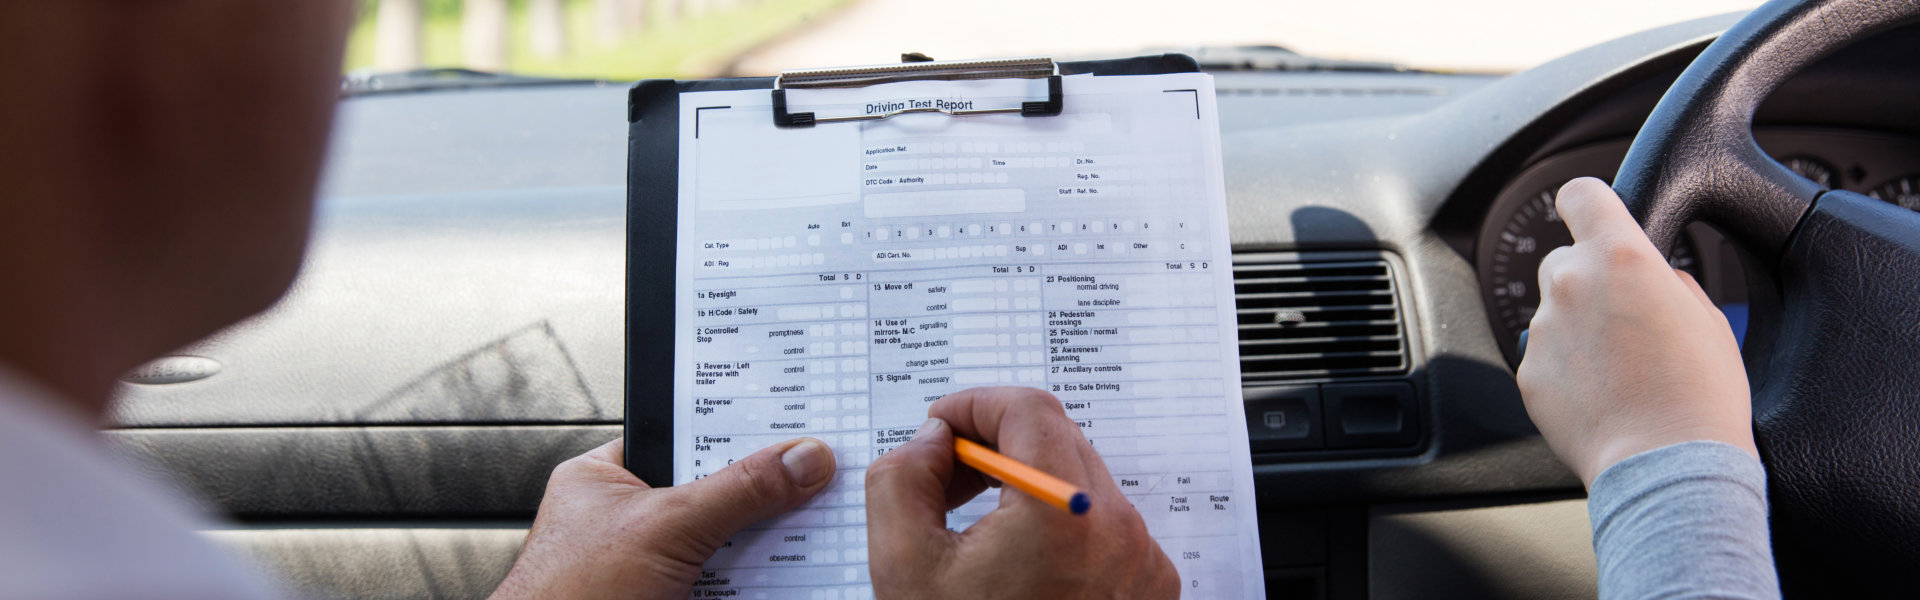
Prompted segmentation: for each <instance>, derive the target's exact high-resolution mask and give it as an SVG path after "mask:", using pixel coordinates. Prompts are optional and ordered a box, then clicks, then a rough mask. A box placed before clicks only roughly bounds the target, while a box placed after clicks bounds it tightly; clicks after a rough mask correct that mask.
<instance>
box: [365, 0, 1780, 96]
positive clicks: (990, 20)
mask: <svg viewBox="0 0 1920 600" xmlns="http://www.w3.org/2000/svg"><path fill="white" fill-rule="evenodd" d="M1758 4H1759V2H1758V1H1757V0H1687V1H1684V2H1676V1H1674V0H1567V1H1541V0H1453V1H1444V2H1436V1H1434V0H1336V1H1315V2H1306V1H1295V0H1183V1H1179V2H1173V1H1168V0H1066V1H1046V0H970V1H969V2H965V3H956V2H928V1H925V0H363V10H362V11H361V16H360V22H359V24H358V25H357V26H356V28H355V29H354V32H353V37H352V40H351V42H350V44H349V49H348V55H347V70H348V71H349V72H358V73H380V72H393V71H407V70H412V69H418V68H423V67H457V68H466V69H473V70H479V71H490V72H510V73H516V74H522V75H541V76H555V77H588V78H597V79H614V80H624V79H641V78H649V77H676V78H693V77H718V76H740V75H771V74H775V73H778V72H779V71H780V70H782V69H789V68H801V67H819V66H841V65H855V64H873V63H883V62H894V61H897V60H899V56H900V54H901V53H903V52H919V53H923V54H925V55H927V56H931V57H933V58H936V59H964V58H985V57H999V56H1027V55H1044V56H1052V57H1056V58H1094V57H1113V56H1124V55H1132V54H1138V53H1142V52H1147V51H1165V50H1187V49H1194V48H1202V47H1222V46H1238V45H1273V46H1281V47H1285V48H1287V49H1289V50H1292V51H1295V52H1298V53H1300V54H1304V55H1309V56H1313V57H1319V58H1330V59H1344V60H1358V61H1373V62H1382V63H1391V64H1395V65H1400V66H1403V67H1407V68H1414V69H1426V70H1439V71H1471V72H1491V73H1501V72H1511V71H1515V70H1519V69H1525V68H1527V67H1531V66H1533V65H1537V64H1540V63H1542V62H1546V61H1548V60H1551V59H1553V58H1555V57H1558V56H1561V55H1564V54H1567V53H1570V52H1573V51H1575V50H1579V49H1581V48H1584V47H1586V46H1590V45H1593V44H1596V43H1600V42H1603V41H1606V40H1609V39H1613V38H1616V37H1620V36H1623V35H1626V34H1630V33H1633V32H1636V31H1641V30H1645V29H1650V28H1653V27H1657V26H1660V25H1666V24H1670V23H1675V22H1679V21H1684V20H1688V19H1693V18H1698V17H1704V16H1710V15H1716V14H1722V13H1727V12H1734V11H1745V10H1750V9H1752V8H1753V7H1754V6H1756V5H1758Z"/></svg>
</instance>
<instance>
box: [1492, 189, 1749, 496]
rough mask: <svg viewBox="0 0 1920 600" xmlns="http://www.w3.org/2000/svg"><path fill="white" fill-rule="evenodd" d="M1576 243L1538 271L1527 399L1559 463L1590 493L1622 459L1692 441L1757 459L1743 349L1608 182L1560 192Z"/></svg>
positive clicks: (1523, 375)
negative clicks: (1721, 445) (1597, 479)
mask: <svg viewBox="0 0 1920 600" xmlns="http://www.w3.org/2000/svg"><path fill="white" fill-rule="evenodd" d="M1558 198H1559V200H1558V203H1557V206H1558V208H1559V213H1560V217H1561V218H1562V219H1563V220H1565V221H1566V223H1567V227H1568V228H1569V229H1571V230H1572V231H1573V239H1574V244H1573V245H1572V246H1566V247H1562V248H1557V249H1555V250H1554V251H1553V252H1551V253H1549V254H1547V256H1546V258H1544V259H1542V260H1541V261H1540V312H1538V313H1537V314H1535V315H1534V317H1533V324H1532V326H1531V329H1530V331H1531V333H1529V334H1528V337H1529V339H1528V343H1527V353H1526V356H1525V357H1524V358H1523V359H1522V362H1521V363H1520V372H1519V380H1520V395H1521V397H1523V398H1525V401H1526V405H1527V414H1528V415H1529V416H1531V417H1533V422H1534V424H1535V425H1537V426H1539V427H1540V433H1541V435H1543V436H1545V437H1546V439H1547V445H1548V446H1551V447H1552V448H1553V451H1554V453H1555V454H1558V455H1559V456H1560V460H1561V461H1563V462H1565V463H1567V466H1568V467H1571V468H1572V469H1573V471H1574V472H1575V473H1577V474H1579V475H1580V479H1581V481H1584V482H1586V484H1587V485H1589V486H1591V485H1592V484H1593V478H1594V477H1597V476H1599V475H1600V472H1601V471H1604V470H1606V468H1607V467H1609V466H1612V465H1613V464H1614V463H1616V462H1619V461H1620V460H1622V459H1625V458H1627V457H1630V456H1633V455H1635V454H1639V453H1641V452H1644V451H1647V450H1653V449H1655V448H1660V447H1662V446H1667V445H1671V444H1676V443H1680V442H1687V441H1694V440H1712V441H1718V442H1725V443H1727V444H1731V445H1733V446H1734V447H1737V448H1742V449H1745V450H1746V451H1748V452H1753V453H1755V455H1756V456H1757V455H1758V452H1757V451H1755V449H1754V444H1753V428H1752V423H1751V421H1752V407H1751V406H1750V404H1749V402H1750V400H1749V394H1748V392H1747V378H1746V372H1745V370H1744V367H1743V366H1742V365H1741V363H1740V349H1739V346H1738V345H1737V343H1736V342H1735V341H1734V337H1733V330H1732V329H1731V328H1730V327H1729V326H1728V324H1727V320H1726V317H1725V315H1723V314H1722V313H1721V312H1720V310H1719V309H1718V308H1715V307H1714V305H1713V302H1712V301H1711V300H1708V299H1707V295H1706V292H1704V291H1702V290H1701V289H1700V284H1698V283H1696V282H1694V280H1693V278H1692V277H1691V276H1688V275H1687V274H1686V273H1685V272H1682V271H1679V270H1677V269H1673V268H1671V267H1669V266H1668V265H1667V262H1666V260H1665V259H1664V258H1662V257H1661V256H1660V252H1659V251H1657V250H1655V249H1654V247H1653V243H1652V242H1650V241H1648V240H1647V235H1646V233H1645V232H1643V231H1641V229H1640V226H1639V225H1638V224H1636V223H1634V221H1633V217H1632V216H1631V215H1629V214H1628V213H1627V208H1626V205H1624V204H1622V203H1621V201H1620V197H1619V196H1617V195H1615V194H1614V193H1613V190H1612V189H1609V188H1608V187H1607V185H1606V184H1605V183H1602V182H1600V180H1598V179H1593V178H1581V179H1575V180H1573V181H1571V182H1568V183H1567V184H1566V185H1565V186H1563V187H1561V188H1560V194H1559V196H1558Z"/></svg>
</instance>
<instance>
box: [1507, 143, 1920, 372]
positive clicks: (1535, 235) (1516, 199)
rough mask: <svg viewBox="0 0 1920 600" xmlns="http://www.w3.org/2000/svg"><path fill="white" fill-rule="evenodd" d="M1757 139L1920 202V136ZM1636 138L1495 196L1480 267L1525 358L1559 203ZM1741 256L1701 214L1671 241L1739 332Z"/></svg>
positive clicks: (1522, 179) (1817, 177)
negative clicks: (1561, 194) (1523, 335)
mask: <svg viewBox="0 0 1920 600" xmlns="http://www.w3.org/2000/svg"><path fill="white" fill-rule="evenodd" d="M1754 138H1755V140H1756V141H1758V142H1759V143H1760V147H1761V148H1762V149H1765V150H1766V151H1767V152H1768V154H1770V155H1772V156H1773V157H1774V158H1775V159H1776V160H1779V161H1780V162H1781V164H1784V165H1786V166H1787V167H1788V168H1790V169H1792V170H1793V171H1794V172H1795V173H1798V174H1800V175H1801V176H1802V177H1806V178H1807V179H1809V180H1812V181H1813V182H1815V183H1818V184H1820V186H1821V187H1823V188H1827V189H1844V190H1849V191H1854V192H1859V193H1862V194H1866V195H1868V196H1870V197H1872V198H1875V199H1878V200H1881V201H1883V202H1888V203H1891V204H1896V205H1899V206H1902V207H1905V208H1908V209H1911V210H1920V139H1915V138H1912V137H1907V136H1902V135H1891V134H1887V133H1882V132H1876V131H1866V130H1850V129H1824V128H1812V127H1761V128H1756V129H1755V131H1754ZM1632 143H1633V140H1632V139H1630V138H1620V139H1611V140H1605V141H1600V142H1594V143H1590V144H1587V145H1584V146H1580V147H1577V148H1572V149H1568V150H1564V151H1561V152H1558V153H1556V154H1553V155H1551V156H1548V157H1546V158H1543V159H1541V160H1540V161H1538V162H1536V163H1534V164H1533V165H1532V166H1529V167H1527V168H1526V170H1523V171H1521V172H1520V173H1519V174H1518V175H1515V176H1514V177H1513V179H1512V180H1511V181H1509V182H1508V183H1507V184H1506V185H1505V186H1504V187H1503V188H1502V189H1501V190H1500V192H1499V194H1498V195H1496V196H1494V199H1493V202H1492V204H1491V206H1490V207H1489V208H1488V209H1487V212H1486V220H1485V221H1484V222H1483V224H1482V225H1481V227H1480V233H1479V238H1478V241H1477V242H1476V243H1475V250H1474V266H1475V268H1476V270H1477V271H1478V272H1479V276H1480V286H1481V293H1482V295H1483V296H1484V297H1485V300H1486V306H1487V320H1488V321H1489V322H1491V323H1492V325H1493V327H1494V333H1495V336H1496V338H1495V339H1496V340H1498V341H1499V343H1500V351H1501V352H1502V353H1503V354H1504V355H1505V356H1506V359H1507V362H1508V364H1517V363H1518V361H1519V357H1518V356H1517V355H1516V351H1515V347H1516V346H1517V342H1518V340H1519V338H1520V332H1521V331H1522V330H1525V329H1526V328H1527V323H1528V322H1529V321H1531V320H1532V319H1533V313H1534V310H1535V309H1537V308H1538V307H1539V306H1540V294H1539V290H1538V289H1537V285H1536V282H1537V281H1538V271H1539V268H1540V260H1541V259H1542V258H1544V257H1545V256H1546V254H1547V253H1548V252H1551V251H1552V250H1553V249H1554V248H1558V247H1560V246H1566V245H1570V244H1572V243H1573V236H1572V234H1570V233H1568V232H1567V227H1566V225H1565V224H1563V223H1561V222H1560V216H1559V214H1558V213H1556V212H1555V210H1554V204H1553V202H1554V194H1556V193H1557V192H1558V190H1559V189H1560V186H1561V185H1562V184H1565V183H1566V182H1568V181H1570V180H1573V179H1575V178H1579V177H1596V178H1599V179H1601V180H1608V181H1610V180H1611V179H1612V178H1613V175H1614V173H1615V172H1616V171H1618V170H1619V167H1620V162H1621V160H1622V159H1623V158H1624V157H1625V156H1626V153H1627V147H1628V146H1630V145H1631V144H1632ZM1741 260H1742V257H1741V256H1740V254H1739V252H1738V251H1737V250H1736V249H1735V248H1734V246H1733V245H1732V244H1731V243H1730V242H1728V241H1727V240H1726V238H1724V237H1722V236H1721V235H1720V233H1719V232H1717V231H1715V230H1714V229H1713V228H1712V227H1710V226H1707V225H1704V224H1699V223H1695V224H1693V225H1691V226H1689V227H1688V229H1687V232H1686V235H1684V236H1682V238H1681V239H1680V241H1679V243H1678V244H1677V245H1676V246H1675V247H1674V248H1673V249H1672V251H1671V252H1670V255H1669V256H1668V262H1669V263H1670V264H1672V265H1673V268H1675V269H1679V270H1682V271H1686V272H1687V274H1689V275H1692V276H1693V278H1694V279H1695V280H1696V281H1699V282H1700V285H1701V287H1702V288H1703V289H1705V290H1706V292H1707V297H1708V298H1711V299H1713V301H1714V304H1715V305H1718V306H1719V307H1720V309H1721V311H1723V312H1725V313H1726V315H1727V320H1728V322H1729V324H1731V326H1732V327H1733V330H1734V335H1735V337H1736V338H1740V339H1744V334H1745V332H1746V325H1747V318H1748V310H1749V306H1748V302H1747V281H1746V273H1745V269H1744V268H1743V266H1742V263H1741Z"/></svg>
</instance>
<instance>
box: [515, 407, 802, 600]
mask: <svg viewBox="0 0 1920 600" xmlns="http://www.w3.org/2000/svg"><path fill="white" fill-rule="evenodd" d="M624 455H625V440H624V439H620V440H614V441H612V442H608V443H607V444H606V445H604V446H601V447H599V448H595V449H593V451H591V452H588V453H586V454H582V455H580V456H577V457H574V458H573V459H570V460H568V461H567V462H564V463H560V466H558V467H555V468H554V469H553V477H552V478H551V479H548V480H547V493H546V496H545V497H544V498H541V500H540V514H539V516H537V517H535V518H534V520H533V530H532V531H531V532H529V533H528V534H527V542H526V545H524V546H522V547H521V550H520V559H519V560H518V561H517V562H515V563H514V565H513V571H511V572H509V573H508V574H507V579H506V581H504V582H501V584H500V589H498V590H495V591H494V593H493V597H494V598H576V599H577V598H686V597H687V591H688V589H689V588H691V587H692V586H693V582H694V580H695V579H696V578H697V577H699V575H700V565H701V564H703V563H705V562H706V561H707V559H708V558H709V557H712V556H713V553H714V551H715V550H718V549H720V545H721V544H723V543H725V542H726V541H727V538H730V537H732V536H733V534H734V533H735V532H737V531H739V530H740V529H741V528H744V527H746V526H747V525H749V524H752V523H753V522H755V521H759V520H762V519H767V518H771V517H774V516H777V515H779V514H781V513H784V512H787V511H789V510H792V509H793V508H794V507H795V506H799V505H800V504H801V503H802V502H806V501H807V499H808V498H812V497H813V495H814V494H816V493H818V492H819V491H820V490H821V489H823V488H825V487H827V482H829V481H832V480H833V472H834V461H833V452H832V451H831V450H828V449H827V445H826V444H824V443H821V442H820V441H819V440H815V439H812V438H803V439H798V440H790V441H786V442H782V443H779V444H775V445H773V446H772V447H768V448H765V449H762V450H760V451H759V452H755V453H753V454H752V455H751V456H748V457H746V458H744V459H741V460H740V461H739V462H736V463H734V464H732V465H729V466H727V468H724V469H721V470H720V471H719V472H716V473H714V474H713V475H709V476H707V477H704V478H701V479H700V480H698V481H695V482H693V483H689V484H686V485H682V486H677V487H671V488H665V489H653V488H650V487H647V484H646V483H644V482H642V481H640V479H639V478H638V477H634V476H633V473H631V472H629V471H627V468H626V466H625V465H623V464H622V461H623V458H622V457H623V456H624Z"/></svg>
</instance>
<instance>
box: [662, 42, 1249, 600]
mask: <svg viewBox="0 0 1920 600" xmlns="http://www.w3.org/2000/svg"><path fill="white" fill-rule="evenodd" d="M1065 91H1066V94H1067V96H1066V110H1065V112H1064V113H1063V114H1061V115H1059V116H1053V117H1021V116H1018V115H991V116H968V117H950V116H946V115H940V114H908V115H901V116H896V117H893V118H891V119H886V120H882V121H868V122H857V123H830V124H820V125H817V126H814V127H811V128H798V129H778V128H776V127H774V126H773V122H772V121H773V120H772V117H771V113H770V110H771V108H770V95H769V94H768V92H767V91H766V90H749V91H731V92H701V93H687V94H683V95H681V97H680V106H681V114H680V118H681V121H680V132H681V139H680V191H679V197H680V206H679V230H678V231H679V233H678V241H677V247H678V258H677V261H678V264H677V265H676V281H675V286H676V288H675V289H676V293H677V294H678V298H677V300H676V303H675V311H676V314H675V315H674V318H675V323H676V324H677V325H678V327H676V334H675V340H674V343H675V346H674V348H675V353H674V361H675V370H674V372H675V380H674V407H675V409H674V410H675V414H674V421H673V423H674V432H675V434H676V438H675V439H676V440H680V441H677V442H675V445H674V480H675V483H686V482H690V481H692V480H694V479H697V478H699V477H703V476H705V475H708V474H711V473H713V472H714V471H716V470H718V469H720V468H723V467H725V466H726V465H727V464H729V463H731V462H732V461H733V460H736V459H739V458H741V457H744V456H746V455H747V454H750V453H752V452H754V451H755V450H758V449H760V448H763V447H765V446H767V445H769V444H772V443H775V442H778V441H781V440H786V439H791V438H794V437H799V436H813V437H817V438H820V439H821V440H824V441H826V442H827V444H828V445H830V446H832V447H833V448H834V450H835V452H836V453H837V457H838V460H839V472H838V474H837V478H836V480H835V481H834V482H833V483H832V484H831V485H830V486H829V487H828V488H827V489H826V491H824V492H822V493H821V494H820V495H819V496H818V497H816V498H815V499H813V500H812V501H810V502H808V503H807V504H806V505H804V506H802V507H800V508H799V509H798V510H795V511H794V512H792V513H790V514H788V515H786V516H783V517H780V518H777V519H774V520H771V521H768V522H764V523H761V524H758V525H756V526H755V527H754V528H752V529H749V530H748V531H746V532H743V533H741V534H740V535H739V536H737V537H735V538H734V539H733V540H732V541H731V542H730V543H729V544H728V546H727V547H725V548H723V549H721V550H720V551H719V553H718V554H716V555H715V556H714V557H713V559H712V560H711V561H709V562H708V563H707V565H706V568H705V572H704V573H702V576H701V578H700V580H699V582H698V583H697V584H696V585H695V587H694V590H693V597H695V598H720V597H730V598H769V599H788V598H793V599H808V600H819V599H822V598H835V599H854V598H867V597H871V596H872V591H871V588H870V586H869V583H868V582H869V581H870V580H869V578H868V573H867V568H866V565H867V562H868V554H867V532H866V526H865V523H866V508H865V498H866V495H865V494H866V493H865V489H864V485H865V468H866V466H867V465H868V464H870V463H871V462H872V461H873V459H874V458H876V457H877V456H879V455H880V454H882V453H884V452H886V451H887V450H888V449H891V448H894V447H897V446H899V445H900V444H901V443H904V442H905V441H906V440H908V439H910V438H911V436H912V434H913V432H914V428H916V427H918V426H919V424H920V423H921V422H922V421H924V420H925V419H926V411H927V406H928V405H929V404H930V403H932V401H933V400H935V399H938V398H939V397H941V396H943V395H945V394H948V393H952V392H956V391H959V390H962V389H966V388H969V387H975V386H983V385H1018V386H1031V387H1036V388H1040V389H1044V390H1048V391H1050V392H1052V393H1053V394H1055V395H1056V396H1058V397H1059V398H1060V400H1061V401H1062V402H1063V403H1064V404H1065V408H1066V411H1067V415H1068V416H1070V417H1071V418H1073V419H1074V420H1075V421H1077V422H1079V424H1080V426H1081V427H1082V429H1083V431H1084V432H1085V433H1086V435H1087V438H1088V439H1089V440H1090V441H1091V442H1092V443H1093V445H1094V448H1095V449H1096V450H1098V451H1099V452H1100V455H1101V456H1102V457H1103V458H1104V459H1105V460H1106V462H1107V466H1108V468H1109V469H1110V470H1111V471H1112V473H1113V474H1114V476H1115V478H1116V479H1117V480H1118V484H1119V485H1120V489H1121V490H1122V491H1123V492H1124V493H1125V494H1126V496H1127V498H1128V499H1129V500H1130V501H1131V502H1132V503H1133V505H1134V507H1135V508H1137V509H1138V510H1139V512H1140V514H1141V515H1142V517H1144V519H1145V521H1146V523H1147V528H1148V530H1149V531H1150V532H1151V533H1152V534H1153V536H1154V538H1155V539H1157V540H1159V542H1160V546H1161V548H1162V549H1163V550H1165V551H1166V552H1167V554H1168V555H1169V556H1170V557H1171V558H1172V560H1173V564H1174V565H1175V567H1176V568H1177V569H1178V570H1179V571H1180V574H1181V578H1182V582H1181V583H1182V585H1181V588H1182V589H1183V590H1184V591H1185V593H1186V596H1187V597H1189V598H1260V597H1263V596H1264V590H1263V586H1264V583H1263V578H1262V571H1261V563H1260V547H1259V538H1258V535H1257V526H1256V516H1255V507H1254V489H1253V473H1252V467H1251V458H1250V455H1249V451H1248V447H1247V432H1246V422H1245V419H1244V417H1243V416H1242V415H1243V413H1242V408H1241V396H1240V372H1239V354H1238V348H1237V336H1236V325H1237V322H1236V318H1235V312H1234V304H1233V287H1232V286H1233V282H1232V267H1231V262H1230V253H1231V248H1230V246H1229V240H1228V237H1227V213H1226V199H1225V192H1224V185H1223V181H1222V176H1221V160H1220V141H1219V124H1218V120H1217V118H1216V112H1215V107H1214V95H1213V81H1212V78H1211V77H1209V76H1207V75H1204V74H1197V73H1189V74H1174V75H1152V76H1134V77H1091V76H1072V77H1067V78H1066V79H1065ZM803 92H804V93H803ZM1044 95H1045V83H1044V81H1043V80H994V81H975V82H906V83H895V84H888V85H881V86H873V87H867V88H860V89H847V90H795V91H790V92H789V101H790V102H791V103H792V104H793V105H794V108H795V110H813V111H817V112H818V113H819V114H820V115H821V116H823V117H824V116H834V115H841V114H861V113H865V112H885V111H887V110H890V109H891V108H897V107H900V106H922V105H945V106H952V107H962V108H964V107H965V106H964V105H965V104H966V103H973V105H972V107H973V108H987V107H991V106H1018V105H1019V104H1018V103H1019V102H1020V101H1022V100H1031V99H1034V98H1037V97H1042V96H1044ZM997 494H998V492H997V491H991V490H990V491H989V492H988V493H986V494H984V495H982V496H981V497H980V498H978V499H976V500H974V501H973V502H971V503H969V504H967V505H965V506H963V507H961V508H959V509H957V510H955V511H953V512H952V513H950V516H949V525H950V526H951V527H953V528H954V529H964V528H965V527H966V526H967V525H969V524H971V523H973V522H974V521H975V520H977V519H978V518H979V517H980V516H982V515H984V514H986V513H987V512H989V511H991V510H992V509H993V507H994V506H996V505H997V504H998V501H999V500H998V496H997ZM1094 510H1100V507H1095V508H1094Z"/></svg>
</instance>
